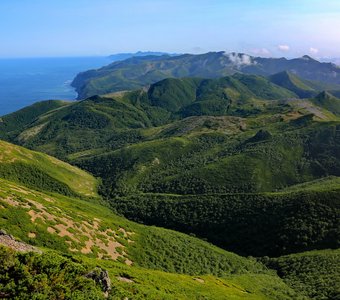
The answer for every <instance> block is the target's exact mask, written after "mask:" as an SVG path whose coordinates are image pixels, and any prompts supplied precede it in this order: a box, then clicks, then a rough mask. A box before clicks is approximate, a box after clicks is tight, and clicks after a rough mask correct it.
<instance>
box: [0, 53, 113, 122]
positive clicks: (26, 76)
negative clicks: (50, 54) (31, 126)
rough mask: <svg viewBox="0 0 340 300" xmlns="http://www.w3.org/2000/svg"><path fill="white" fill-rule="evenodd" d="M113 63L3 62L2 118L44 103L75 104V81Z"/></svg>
mask: <svg viewBox="0 0 340 300" xmlns="http://www.w3.org/2000/svg"><path fill="white" fill-rule="evenodd" d="M111 62H113V59H110V58H109V57H57V58H15V59H14V58H11V59H0V116H3V115H5V114H8V113H11V112H14V111H16V110H18V109H20V108H23V107H25V106H27V105H30V104H33V103H34V102H37V101H41V100H50V99H61V100H75V99H76V98H77V93H76V92H75V90H74V88H72V87H71V82H72V80H73V79H74V77H75V76H76V75H77V74H78V73H79V72H83V71H87V70H89V69H96V68H100V67H102V66H105V65H108V64H109V63H111Z"/></svg>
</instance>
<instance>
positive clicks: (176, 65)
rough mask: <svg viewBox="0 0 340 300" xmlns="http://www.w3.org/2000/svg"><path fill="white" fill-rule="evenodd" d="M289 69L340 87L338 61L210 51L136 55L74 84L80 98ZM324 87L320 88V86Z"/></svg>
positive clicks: (83, 76)
mask: <svg viewBox="0 0 340 300" xmlns="http://www.w3.org/2000/svg"><path fill="white" fill-rule="evenodd" d="M283 71H288V72H291V73H294V74H296V75H297V76H299V77H301V78H302V79H304V80H312V81H320V82H323V83H327V84H328V85H330V86H333V88H332V89H334V90H336V89H340V88H339V85H340V80H339V76H335V75H334V74H339V73H340V70H339V68H337V67H336V66H335V65H334V64H331V63H321V62H318V61H316V60H314V59H312V58H311V57H309V56H303V57H301V58H296V59H290V60H287V59H285V58H278V59H276V58H261V57H252V56H249V55H246V54H242V53H229V54H228V53H225V52H209V53H205V54H199V55H193V54H184V55H179V56H175V57H172V56H147V57H133V58H129V59H127V60H124V61H119V62H114V63H112V64H110V65H108V66H105V67H103V68H100V69H97V70H90V71H86V72H83V73H80V74H78V75H77V77H76V78H75V79H74V80H73V83H72V85H73V86H74V87H75V88H76V90H77V92H78V98H79V99H84V98H86V97H89V96H93V95H98V94H107V93H111V92H116V91H124V90H132V89H139V88H141V87H144V86H147V85H149V84H153V83H155V82H157V81H160V80H162V79H165V78H169V77H175V78H182V77H202V78H218V77H223V76H226V75H231V74H235V73H240V72H241V73H245V74H254V75H262V76H270V75H273V74H276V73H279V72H283ZM318 90H320V89H318Z"/></svg>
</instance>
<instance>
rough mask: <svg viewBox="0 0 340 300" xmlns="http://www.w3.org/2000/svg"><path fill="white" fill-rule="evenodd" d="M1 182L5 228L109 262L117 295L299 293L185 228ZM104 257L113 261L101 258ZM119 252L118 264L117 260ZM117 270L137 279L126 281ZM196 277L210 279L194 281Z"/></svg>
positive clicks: (0, 218) (78, 256)
mask: <svg viewBox="0 0 340 300" xmlns="http://www.w3.org/2000/svg"><path fill="white" fill-rule="evenodd" d="M0 181H1V184H0V203H1V205H0V227H1V228H3V229H6V230H7V231H8V232H9V233H11V234H13V235H15V236H16V237H17V238H20V239H21V240H23V241H25V242H28V243H30V244H33V245H36V246H39V247H42V248H43V249H55V250H56V251H58V253H61V254H62V253H64V254H66V253H68V254H69V255H73V256H74V257H75V260H76V261H77V260H80V261H83V264H84V266H85V268H87V267H86V265H87V264H88V265H92V266H95V265H101V266H103V267H105V268H106V269H108V270H109V273H110V276H111V278H112V280H113V282H114V291H113V294H114V295H117V296H118V295H119V296H123V295H124V296H132V295H134V297H135V298H136V299H139V298H143V297H145V296H146V295H147V297H148V299H159V298H160V297H161V298H162V299H182V298H183V299H185V298H188V297H189V298H191V299H195V298H200V297H202V296H203V295H206V296H207V297H208V298H209V299H224V298H225V297H228V296H227V295H230V297H235V299H243V298H247V299H288V298H289V297H290V296H292V295H294V293H293V292H292V291H291V290H290V289H289V288H288V287H287V286H286V285H284V284H283V283H282V282H281V281H280V280H279V279H278V277H276V276H275V275H273V273H271V272H270V271H267V270H266V269H265V268H264V267H263V266H262V265H260V264H259V263H256V262H255V261H252V260H249V259H245V258H242V257H239V256H237V255H235V254H232V253H228V252H226V251H223V250H220V249H218V248H216V247H214V246H211V245H210V244H207V243H205V242H203V241H200V240H198V239H195V238H192V237H189V236H185V235H183V234H180V233H176V232H172V231H168V230H165V229H159V228H153V227H146V226H142V225H137V224H135V223H132V222H130V221H127V220H126V219H123V218H120V217H118V216H116V215H114V214H113V213H112V212H111V211H110V210H109V209H108V208H106V207H104V206H101V205H99V204H98V203H91V202H87V201H83V200H80V199H71V198H67V197H65V196H61V195H57V194H48V195H47V194H43V193H41V192H36V191H32V190H28V189H26V188H24V187H23V186H20V185H17V184H14V183H11V182H8V181H5V180H2V179H1V180H0ZM79 226H80V227H79ZM51 228H53V229H51ZM65 229H66V231H65ZM88 234H89V235H88ZM90 241H93V242H96V244H97V245H96V246H94V245H92V243H91V242H90ZM132 241H133V242H132ZM117 243H118V244H117ZM105 244H107V245H109V246H110V245H111V246H112V245H115V248H114V250H113V248H111V250H109V251H108V250H107V248H106V246H105ZM86 245H92V247H91V252H89V253H88V254H86V253H85V252H84V251H83V253H82V252H81V250H82V249H84V247H86ZM188 246H189V247H188ZM111 255H114V257H112V256H111ZM116 256H117V257H116ZM100 257H103V258H105V257H106V258H107V259H109V260H98V258H100ZM95 258H96V259H95ZM113 258H114V260H116V262H114V261H112V262H111V260H110V259H113ZM131 262H132V266H129V264H130V263H131ZM141 267H143V268H141ZM146 268H148V269H150V270H147V269H146ZM151 269H158V270H162V271H166V272H177V273H183V274H185V273H186V274H190V276H189V275H178V274H176V275H175V274H170V273H163V272H160V271H152V270H151ZM204 274H215V275H216V276H220V277H221V278H217V277H213V276H212V275H209V276H206V275H204ZM118 276H121V277H125V278H130V279H131V280H133V283H132V284H131V283H124V282H121V281H120V280H119V279H118V278H117V277H118ZM197 276H199V278H201V279H203V281H204V283H202V281H201V282H200V281H197V280H195V279H194V278H196V277H197Z"/></svg>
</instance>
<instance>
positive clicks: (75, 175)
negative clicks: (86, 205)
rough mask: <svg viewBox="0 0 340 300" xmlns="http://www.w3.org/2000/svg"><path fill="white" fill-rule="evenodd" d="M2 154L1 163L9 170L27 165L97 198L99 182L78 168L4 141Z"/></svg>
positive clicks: (84, 194) (0, 155)
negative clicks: (20, 165)
mask: <svg viewBox="0 0 340 300" xmlns="http://www.w3.org/2000/svg"><path fill="white" fill-rule="evenodd" d="M0 153H1V154H0V163H1V164H2V165H6V166H7V168H8V169H10V168H11V165H13V166H15V165H17V164H23V165H27V166H29V167H31V168H34V169H38V170H39V171H40V172H42V173H44V174H46V175H48V176H49V177H51V178H52V179H55V180H56V181H58V182H61V183H63V184H65V185H67V186H68V187H69V188H70V189H71V190H72V191H73V192H74V193H77V194H80V195H83V196H89V197H94V196H97V184H98V182H97V180H96V179H95V178H94V177H93V176H91V175H90V174H88V173H86V172H85V171H82V170H80V169H79V168H77V167H74V166H71V165H69V164H67V163H65V162H62V161H60V160H58V159H56V158H54V157H51V156H48V155H46V154H42V153H38V152H35V151H30V150H28V149H25V148H22V147H19V146H15V145H13V144H9V143H7V142H4V141H0ZM20 175H23V174H19V176H18V177H20ZM28 176H29V174H28Z"/></svg>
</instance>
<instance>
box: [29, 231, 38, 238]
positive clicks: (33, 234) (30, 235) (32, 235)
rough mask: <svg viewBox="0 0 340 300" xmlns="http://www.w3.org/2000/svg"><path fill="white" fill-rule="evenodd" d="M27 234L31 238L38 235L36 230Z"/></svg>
mask: <svg viewBox="0 0 340 300" xmlns="http://www.w3.org/2000/svg"><path fill="white" fill-rule="evenodd" d="M27 236H28V237H29V238H31V239H35V238H36V237H37V235H36V234H35V233H34V232H29V233H28V234H27Z"/></svg>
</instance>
